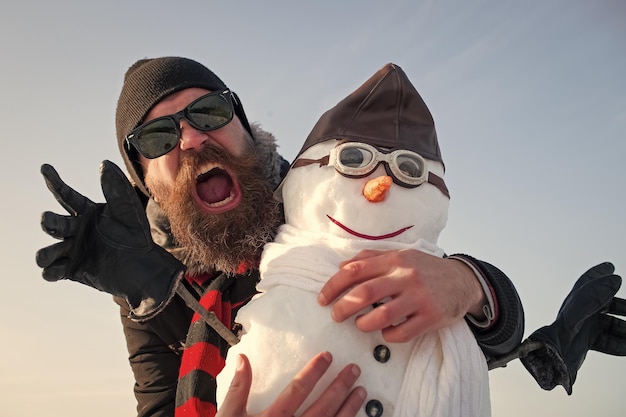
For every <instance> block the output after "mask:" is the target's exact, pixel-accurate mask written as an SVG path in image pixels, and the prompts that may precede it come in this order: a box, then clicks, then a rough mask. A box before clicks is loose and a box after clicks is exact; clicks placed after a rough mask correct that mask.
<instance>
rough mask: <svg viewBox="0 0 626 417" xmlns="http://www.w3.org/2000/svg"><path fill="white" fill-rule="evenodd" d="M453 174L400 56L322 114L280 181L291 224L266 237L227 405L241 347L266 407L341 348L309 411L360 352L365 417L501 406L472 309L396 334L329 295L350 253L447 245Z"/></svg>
mask: <svg viewBox="0 0 626 417" xmlns="http://www.w3.org/2000/svg"><path fill="white" fill-rule="evenodd" d="M443 174H444V165H443V161H442V159H441V153H440V150H439V145H438V142H437V136H436V132H435V127H434V122H433V119H432V116H431V114H430V112H429V110H428V108H427V107H426V105H425V103H424V102H423V100H422V98H421V97H420V95H419V94H418V92H417V91H416V89H415V87H414V86H413V85H412V84H411V82H410V81H409V80H408V78H407V76H406V74H405V73H404V72H403V71H402V69H401V68H400V67H398V66H397V65H394V64H387V65H385V66H384V67H383V68H381V69H380V70H379V71H377V72H376V73H375V74H374V75H373V76H372V77H371V78H370V79H369V80H367V81H366V82H365V83H364V84H363V85H362V86H361V87H359V88H358V89H357V90H355V91H354V92H353V93H352V94H350V95H349V96H348V97H346V98H345V99H343V100H342V101H340V102H339V103H338V104H337V105H336V106H335V107H333V108H332V109H330V110H328V111H327V112H326V113H324V114H323V115H322V117H321V118H320V120H319V121H318V122H317V124H316V125H315V127H314V128H313V130H312V132H311V133H310V135H309V136H308V138H307V139H306V141H305V143H304V146H303V147H302V149H301V151H300V152H299V154H298V156H297V157H296V159H295V160H294V162H293V164H292V165H291V168H290V170H289V172H288V174H287V175H286V177H285V179H284V180H283V182H282V183H281V184H280V186H279V187H278V189H277V190H276V194H277V197H278V198H281V199H282V201H283V203H284V210H285V224H284V225H282V226H281V227H280V229H279V231H278V233H277V236H276V239H275V241H274V242H272V243H269V244H267V245H266V246H265V248H264V251H263V256H262V259H261V265H260V273H261V281H260V283H259V284H258V286H257V288H258V290H259V295H257V296H256V297H255V298H254V299H253V300H252V301H250V302H249V303H248V304H247V305H246V306H245V307H243V308H242V309H241V310H240V311H239V313H238V315H237V317H236V321H237V322H238V323H240V324H241V325H242V326H243V330H242V333H241V341H240V342H239V343H238V344H237V345H235V346H233V347H231V348H230V350H229V352H228V358H227V360H226V366H225V368H224V370H223V371H222V372H221V373H220V374H219V376H218V378H217V386H218V389H217V400H218V405H219V404H220V403H221V401H222V400H223V398H224V396H225V393H226V391H227V389H228V386H229V383H230V381H231V379H232V377H233V375H234V372H235V367H236V357H237V355H238V354H240V353H242V354H245V355H247V356H248V358H249V359H250V363H251V366H252V372H253V375H254V376H255V378H254V380H253V385H252V388H251V391H250V396H249V401H248V412H249V413H251V414H254V413H258V412H260V411H262V410H263V409H265V408H266V407H267V406H269V405H270V404H271V402H272V401H273V400H274V399H275V398H276V397H277V396H278V394H279V393H280V392H281V390H282V389H283V388H284V387H285V386H286V385H287V383H288V382H289V381H291V379H292V378H293V377H294V375H295V374H296V373H297V372H298V371H299V370H300V369H301V368H302V367H303V366H304V365H305V364H306V363H307V362H308V360H309V359H310V358H311V357H313V356H314V355H315V354H317V353H318V352H321V351H330V352H331V353H332V355H333V358H334V360H333V365H332V366H331V369H330V371H331V372H327V374H326V376H325V378H326V379H322V380H321V381H320V383H318V384H317V387H316V391H314V392H313V395H310V396H309V398H311V400H309V401H308V402H305V403H304V404H303V405H302V406H301V408H300V409H299V412H301V411H303V410H305V409H306V408H307V407H308V406H309V405H310V403H311V401H312V399H313V398H317V396H318V395H319V394H321V392H322V391H323V389H324V387H325V386H327V385H328V383H330V380H331V379H332V375H335V374H336V373H337V372H339V370H340V368H342V367H343V366H344V365H345V364H347V363H351V362H352V363H356V364H358V365H359V366H360V368H361V376H360V378H359V381H358V384H360V385H363V386H364V387H365V388H366V389H367V392H368V397H367V399H366V401H365V404H364V406H363V409H362V411H361V412H360V413H359V415H360V416H370V417H379V416H385V417H392V416H398V417H400V416H403V417H404V416H420V417H426V416H438V417H443V416H472V417H479V416H489V415H490V413H491V410H490V400H489V380H488V375H487V364H486V361H485V357H484V356H483V354H482V352H481V350H480V348H479V346H478V344H477V343H476V341H475V338H474V336H473V335H472V333H471V331H470V329H469V327H468V325H467V324H466V322H465V321H464V320H459V321H458V322H456V323H454V324H453V325H451V326H449V327H447V328H443V329H440V330H438V331H433V332H430V333H428V334H425V335H423V336H420V337H418V338H415V339H413V340H411V341H409V342H406V343H389V342H387V341H385V340H384V339H383V338H382V335H381V333H380V332H370V333H363V332H361V331H359V330H358V329H357V328H356V326H355V324H354V319H352V320H346V321H345V322H342V323H335V322H334V321H333V320H332V319H331V315H330V309H329V307H321V306H320V305H319V304H318V303H317V294H318V293H319V291H320V289H321V288H322V286H323V285H324V283H325V282H326V281H327V280H328V278H329V277H330V276H332V275H333V274H334V273H336V272H337V271H338V270H339V264H340V263H341V262H342V261H344V260H346V259H349V258H351V257H353V256H355V255H356V254H358V253H359V252H360V251H361V250H364V249H377V250H402V249H418V250H421V251H424V252H426V253H429V254H432V255H435V256H444V252H443V250H442V249H440V248H439V247H438V246H437V239H438V237H439V234H440V233H441V231H442V230H443V228H444V227H445V224H446V221H447V213H448V205H449V194H448V190H447V188H446V186H445V182H444V180H443ZM383 302H384V300H383ZM371 308H377V306H372V307H371ZM297 414H298V413H296V415H297Z"/></svg>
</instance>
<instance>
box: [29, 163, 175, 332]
mask: <svg viewBox="0 0 626 417" xmlns="http://www.w3.org/2000/svg"><path fill="white" fill-rule="evenodd" d="M41 173H42V174H43V176H44V179H45V181H46V185H47V186H48V189H50V191H51V192H52V194H53V195H54V197H55V198H56V199H57V201H58V202H59V203H60V204H61V205H62V206H63V208H65V210H67V211H68V213H70V216H62V215H59V214H55V213H52V212H45V213H43V214H42V217H41V227H42V228H43V230H44V232H46V233H47V234H49V235H50V236H52V237H54V238H57V239H60V240H61V242H60V243H56V244H54V245H50V246H47V247H45V248H43V249H40V250H39V251H38V252H37V255H36V260H37V265H39V266H40V267H41V268H43V273H42V275H43V277H44V279H45V280H47V281H58V280H61V279H69V280H72V281H76V282H80V283H82V284H85V285H88V286H90V287H93V288H96V289H98V290H100V291H104V292H106V293H109V294H112V295H115V296H118V297H122V298H125V299H126V301H127V302H128V305H129V307H130V311H131V313H130V317H131V318H132V319H134V320H137V321H141V320H147V319H149V318H151V317H153V316H154V315H156V314H158V313H159V312H160V311H161V310H162V309H163V308H164V307H165V306H166V305H167V303H168V302H169V301H170V300H171V298H172V297H173V296H174V293H175V292H176V287H177V286H178V283H179V281H180V279H181V278H182V276H183V274H184V271H185V267H184V266H183V265H182V264H181V263H180V262H179V261H178V260H177V259H176V258H174V257H173V256H172V255H171V254H170V253H169V252H167V251H166V250H165V249H163V248H161V247H160V246H158V245H156V244H155V243H154V242H153V241H152V238H151V236H150V226H149V224H148V219H147V218H146V214H145V211H144V207H143V205H142V204H141V201H140V200H139V197H138V196H137V194H136V193H135V190H134V189H133V187H132V186H131V184H130V182H129V181H128V179H127V178H126V176H125V175H124V173H123V172H122V171H121V170H120V169H119V168H118V167H117V165H115V164H114V163H112V162H110V161H104V162H102V165H101V166H100V183H101V185H102V191H103V193H104V197H105V199H106V203H104V204H102V203H100V204H96V203H94V202H93V201H91V200H90V199H88V198H86V197H84V196H83V195H81V194H79V193H78V192H76V191H75V190H73V189H72V188H70V187H69V186H68V185H67V184H65V183H64V182H63V181H62V180H61V178H60V177H59V175H58V174H57V172H56V171H55V169H54V168H53V167H52V166H50V165H47V164H44V165H42V167H41Z"/></svg>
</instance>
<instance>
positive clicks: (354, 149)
mask: <svg viewBox="0 0 626 417" xmlns="http://www.w3.org/2000/svg"><path fill="white" fill-rule="evenodd" d="M316 163H317V164H319V165H320V166H324V165H329V166H333V167H334V168H335V170H336V171H337V172H338V173H340V174H341V175H343V176H345V177H348V178H363V177H367V176H368V175H370V174H371V173H372V172H374V170H375V169H376V168H378V165H380V164H381V163H383V166H384V167H385V171H386V172H387V175H389V176H390V177H391V178H393V182H394V183H396V184H398V185H400V186H402V187H405V188H415V187H417V186H419V185H421V184H423V183H425V182H428V183H430V184H432V185H434V186H435V187H437V188H439V190H441V192H442V193H443V194H444V195H446V196H447V197H448V198H449V197H450V194H449V192H448V188H447V187H446V184H445V182H444V180H443V178H441V177H440V176H438V175H436V174H434V173H432V172H430V171H428V170H427V168H426V160H425V159H424V157H422V156H421V155H420V154H418V153H415V152H412V151H408V150H404V149H398V150H395V151H391V152H385V151H383V150H382V149H377V148H376V147H374V146H372V145H369V144H367V143H361V142H344V143H341V144H339V145H337V146H335V147H334V148H333V149H331V150H330V154H329V155H326V156H324V157H322V158H320V159H306V158H299V159H297V160H296V161H295V162H294V163H293V166H292V168H298V167H301V166H305V165H311V164H316Z"/></svg>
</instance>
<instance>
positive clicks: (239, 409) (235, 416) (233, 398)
mask: <svg viewBox="0 0 626 417" xmlns="http://www.w3.org/2000/svg"><path fill="white" fill-rule="evenodd" d="M251 385H252V369H251V368H250V362H249V361H248V358H247V357H246V356H245V355H239V356H238V357H237V369H236V371H235V376H234V377H233V380H232V382H231V384H230V387H229V388H228V392H227V393H226V397H224V402H223V403H222V404H219V408H218V410H217V415H216V417H231V416H232V417H242V416H246V415H247V414H246V404H247V403H248V395H249V394H250V386H251Z"/></svg>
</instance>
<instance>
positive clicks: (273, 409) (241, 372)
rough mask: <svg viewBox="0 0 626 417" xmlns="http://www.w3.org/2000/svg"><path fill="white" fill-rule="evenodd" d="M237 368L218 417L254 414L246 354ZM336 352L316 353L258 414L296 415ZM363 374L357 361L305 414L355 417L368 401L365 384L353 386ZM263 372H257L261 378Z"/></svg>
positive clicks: (303, 416) (307, 416)
mask: <svg viewBox="0 0 626 417" xmlns="http://www.w3.org/2000/svg"><path fill="white" fill-rule="evenodd" d="M238 360H239V363H238V365H237V371H236V372H235V376H234V377H233V381H232V383H231V386H230V388H229V389H228V393H227V394H226V398H225V399H224V403H223V404H221V405H220V406H219V408H218V411H217V417H252V416H250V415H249V414H248V412H247V411H246V404H247V402H248V394H249V393H250V385H251V384H252V369H251V367H250V362H249V361H248V358H247V357H246V356H245V355H239V358H238ZM331 362H332V356H331V355H330V353H328V352H324V353H320V354H318V355H317V356H315V357H314V358H313V359H312V360H311V361H309V363H308V364H307V365H305V367H304V368H303V369H302V370H301V371H300V372H299V373H298V374H297V375H296V376H295V377H294V379H293V380H292V381H291V383H290V384H289V385H288V386H287V387H286V388H285V389H284V390H283V391H282V392H281V394H280V395H279V396H278V398H277V399H276V400H275V401H274V402H273V403H272V405H270V406H269V407H268V408H266V409H265V410H264V411H263V412H262V413H260V414H258V415H257V417H293V416H294V414H295V412H296V410H297V409H298V408H299V407H300V405H302V403H303V402H304V401H305V400H306V398H307V397H308V396H309V394H310V393H311V391H312V390H313V387H314V386H315V384H316V383H317V382H318V381H319V380H320V378H321V377H322V376H323V375H324V373H325V372H326V371H327V370H328V367H329V366H330V364H331ZM359 375H360V369H359V368H358V366H356V365H348V366H346V367H345V368H344V369H343V370H342V371H341V372H340V373H339V374H338V375H337V377H336V378H335V379H334V380H333V382H331V384H330V385H329V386H328V387H327V388H326V390H325V391H324V392H323V393H322V394H321V395H320V397H319V398H318V399H317V400H316V401H315V402H314V403H313V404H311V406H310V407H309V408H307V409H306V410H305V411H304V413H303V414H301V417H353V416H355V415H356V414H357V412H358V411H359V409H360V408H361V405H363V402H364V401H365V396H366V391H365V389H364V388H363V387H356V388H354V389H352V386H353V385H354V383H355V382H356V380H357V378H358V377H359ZM259 377H262V376H257V378H259Z"/></svg>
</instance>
